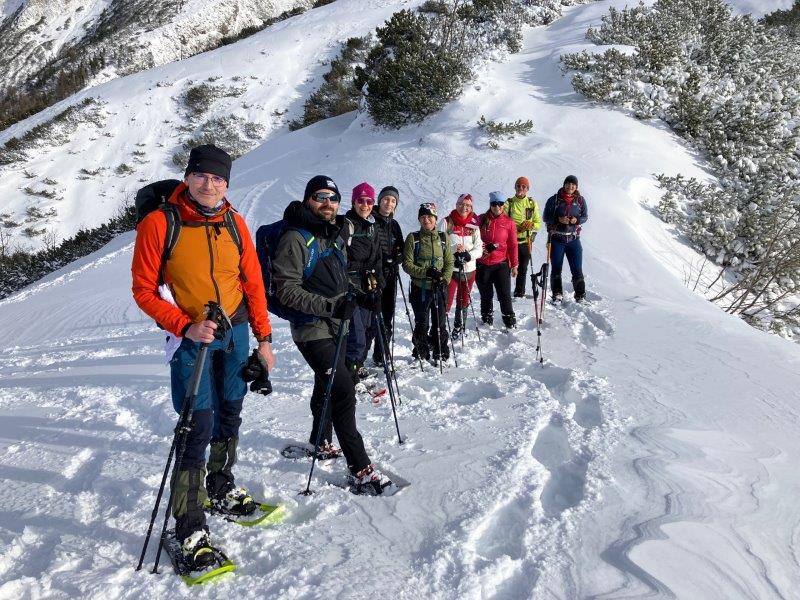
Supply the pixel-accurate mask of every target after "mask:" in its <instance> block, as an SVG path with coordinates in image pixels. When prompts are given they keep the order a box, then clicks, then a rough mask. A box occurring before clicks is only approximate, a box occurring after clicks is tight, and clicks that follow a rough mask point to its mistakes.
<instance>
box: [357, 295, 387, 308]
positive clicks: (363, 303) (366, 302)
mask: <svg viewBox="0 0 800 600" xmlns="http://www.w3.org/2000/svg"><path fill="white" fill-rule="evenodd" d="M356 303H357V304H358V305H359V306H360V307H362V308H365V309H367V310H371V311H373V312H374V311H376V310H378V309H379V308H380V306H381V293H380V292H379V291H374V292H367V293H366V294H361V295H360V296H358V298H357V299H356Z"/></svg>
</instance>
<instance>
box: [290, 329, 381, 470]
mask: <svg viewBox="0 0 800 600" xmlns="http://www.w3.org/2000/svg"><path fill="white" fill-rule="evenodd" d="M297 348H298V349H299V350H300V354H302V355H303V358H304V359H305V360H306V362H307V363H308V366H309V367H311V369H312V370H313V371H314V392H313V393H312V394H311V414H312V415H313V417H314V421H313V424H312V427H311V435H310V436H309V442H311V443H312V444H313V443H314V442H316V441H317V432H318V431H319V427H320V421H321V420H322V405H323V401H324V399H325V388H326V387H327V385H328V377H329V375H328V374H327V373H328V372H329V371H330V368H331V366H332V365H333V356H334V354H335V353H336V341H335V340H334V339H331V338H328V339H324V340H314V341H312V342H298V343H297ZM344 355H345V353H344V352H341V353H340V354H339V364H338V365H337V366H336V373H335V375H334V378H333V388H332V390H331V407H330V419H329V420H328V422H327V424H326V425H325V429H324V431H323V434H322V439H323V440H327V441H331V438H332V437H333V431H335V432H336V438H337V439H338V440H339V445H340V446H341V447H342V453H343V454H344V457H345V459H346V460H347V466H348V467H349V468H350V471H351V472H352V473H357V472H358V471H360V470H361V469H363V468H365V467H367V466H369V464H370V461H369V457H368V456H367V451H366V450H365V449H364V440H363V439H362V438H361V434H360V433H359V432H358V429H357V428H356V392H355V387H354V383H353V378H352V377H351V376H350V374H349V373H348V372H347V367H346V366H345V356H344ZM332 430H333V431H332Z"/></svg>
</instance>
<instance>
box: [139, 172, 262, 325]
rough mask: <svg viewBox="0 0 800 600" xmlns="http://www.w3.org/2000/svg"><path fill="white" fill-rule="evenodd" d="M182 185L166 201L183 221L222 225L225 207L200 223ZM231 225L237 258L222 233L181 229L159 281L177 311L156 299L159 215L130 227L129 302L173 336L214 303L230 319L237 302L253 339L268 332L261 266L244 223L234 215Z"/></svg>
mask: <svg viewBox="0 0 800 600" xmlns="http://www.w3.org/2000/svg"><path fill="white" fill-rule="evenodd" d="M186 189H187V188H186V185H184V184H180V185H179V186H178V187H177V188H175V192H174V193H173V194H172V196H171V197H170V199H169V200H168V202H171V203H173V204H176V205H177V206H178V208H179V210H180V214H181V220H183V221H184V222H198V223H200V222H208V223H211V224H212V225H213V224H214V223H219V222H222V220H223V216H222V215H223V213H224V211H227V210H231V206H230V204H228V203H227V201H226V203H225V206H224V208H223V209H222V211H220V213H219V214H218V215H215V216H214V217H210V218H209V219H206V218H205V217H204V216H202V215H201V214H200V213H199V212H197V210H195V208H194V207H193V206H192V204H191V203H190V202H189V200H188V199H187V197H186ZM234 219H235V220H236V226H237V229H238V230H239V234H240V236H241V238H242V255H241V256H239V250H238V249H237V247H236V244H235V243H234V241H233V239H232V238H231V237H230V235H229V234H228V232H227V229H225V228H224V227H223V228H215V227H213V226H212V227H191V226H187V225H184V226H183V227H182V228H181V234H180V236H179V237H178V243H177V244H176V245H175V249H174V250H173V252H172V256H171V258H170V259H169V260H168V261H167V264H166V265H164V281H165V283H166V284H167V285H169V287H170V290H171V292H172V295H173V297H174V298H175V302H176V303H177V306H175V305H174V304H171V303H169V302H167V301H166V300H163V299H162V298H161V296H159V294H158V286H159V283H160V282H159V279H160V276H161V257H162V254H163V251H164V240H165V237H166V233H167V218H166V216H165V215H164V211H161V210H154V211H153V212H151V213H150V214H149V215H147V216H146V217H145V218H144V219H143V220H142V222H141V223H139V225H138V226H137V228H136V244H135V246H134V249H133V264H132V265H131V272H132V275H133V297H134V299H135V300H136V304H138V305H139V308H141V309H142V310H143V311H144V312H145V313H147V314H148V315H149V316H150V317H152V318H153V319H154V320H155V321H156V322H157V323H158V324H159V325H161V327H163V328H164V329H165V330H167V331H169V332H170V333H173V334H174V335H176V336H180V335H183V332H184V329H185V328H186V327H187V326H188V325H191V324H192V323H197V322H199V321H202V320H203V319H204V318H205V316H204V307H205V303H206V302H207V301H208V300H216V301H217V302H219V303H220V304H221V305H222V307H223V309H225V311H226V312H227V313H228V315H229V316H232V315H233V313H234V312H235V311H236V309H237V308H239V306H240V305H241V304H242V302H243V301H245V302H246V304H247V309H248V313H249V319H250V327H251V329H252V330H253V334H254V335H255V336H256V338H258V339H262V338H264V337H266V336H267V335H269V334H270V333H271V331H272V328H271V326H270V322H269V316H268V314H267V298H266V294H265V293H264V281H263V279H262V278H261V266H260V264H259V262H258V257H257V256H256V251H255V247H254V246H253V241H252V238H251V237H250V233H249V231H248V230H247V224H246V223H245V221H244V219H243V218H242V217H241V216H240V215H239V214H238V213H237V214H234Z"/></svg>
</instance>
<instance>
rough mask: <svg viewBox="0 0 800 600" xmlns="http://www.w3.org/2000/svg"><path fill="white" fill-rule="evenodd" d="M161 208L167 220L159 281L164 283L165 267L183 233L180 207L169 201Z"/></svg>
mask: <svg viewBox="0 0 800 600" xmlns="http://www.w3.org/2000/svg"><path fill="white" fill-rule="evenodd" d="M161 210H162V212H163V213H164V217H165V218H166V220H167V234H166V235H165V236H164V251H163V252H162V253H161V268H160V269H159V275H158V279H159V283H162V284H163V283H164V267H165V265H166V264H167V261H168V260H169V257H170V256H172V251H173V250H174V249H175V245H176V244H177V243H178V238H179V237H180V235H181V215H180V212H179V211H178V207H177V206H175V205H174V204H170V203H169V202H165V203H164V204H162V205H161Z"/></svg>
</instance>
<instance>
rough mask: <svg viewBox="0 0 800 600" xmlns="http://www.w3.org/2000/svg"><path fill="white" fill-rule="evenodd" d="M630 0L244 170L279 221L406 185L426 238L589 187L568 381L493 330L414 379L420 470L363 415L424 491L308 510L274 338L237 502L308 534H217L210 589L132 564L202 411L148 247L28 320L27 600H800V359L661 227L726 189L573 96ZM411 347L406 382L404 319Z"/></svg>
mask: <svg viewBox="0 0 800 600" xmlns="http://www.w3.org/2000/svg"><path fill="white" fill-rule="evenodd" d="M340 1H344V0H340ZM611 5H614V6H617V7H621V6H622V5H623V2H619V1H605V2H600V3H597V4H591V5H586V6H582V7H577V8H574V9H570V10H568V11H567V12H566V16H565V17H564V18H562V19H561V20H559V21H557V22H556V23H554V24H552V25H551V26H549V27H547V28H541V29H536V30H532V31H529V32H527V33H526V35H525V40H524V48H523V51H522V52H521V53H520V54H518V55H515V56H514V57H512V58H511V59H510V60H509V61H508V62H507V63H505V64H501V65H496V64H493V65H488V66H487V68H486V69H485V70H484V72H483V73H481V74H480V76H479V78H478V81H477V82H476V83H475V84H474V85H473V86H470V88H469V89H468V90H467V91H466V93H465V94H464V95H463V96H462V98H460V99H459V100H458V101H457V102H455V103H453V104H452V105H451V106H449V107H448V108H447V109H446V110H445V111H444V112H442V113H441V114H439V115H437V116H435V117H433V118H431V119H429V120H428V121H426V122H425V124H424V125H423V126H420V127H416V128H407V129H404V130H402V131H399V132H389V133H387V132H382V131H376V130H374V129H373V128H372V126H371V125H370V124H369V122H368V121H367V120H366V119H365V118H364V117H363V116H359V115H354V114H349V115H343V116H341V117H338V118H336V119H331V120H328V121H325V122H321V123H318V124H317V125H314V126H312V127H309V128H306V129H303V130H300V131H297V132H294V133H291V134H283V135H281V134H277V135H275V136H273V138H272V139H271V140H270V142H269V143H268V144H265V145H263V146H261V147H260V148H259V149H258V150H256V151H254V152H252V153H250V154H248V155H246V156H244V157H242V158H241V159H240V160H238V161H237V162H236V163H235V166H234V177H233V190H232V194H231V198H232V201H233V202H234V204H235V205H236V206H237V207H238V208H239V209H240V210H241V212H242V214H243V215H244V216H245V217H246V218H247V221H248V223H249V224H250V225H251V227H255V226H257V225H259V224H262V223H267V222H271V221H272V220H274V219H276V218H277V217H278V216H279V215H280V213H281V212H282V209H283V207H284V206H285V204H286V202H287V201H289V200H291V199H293V198H296V197H298V195H299V194H301V192H302V190H303V187H304V184H305V181H306V180H307V179H308V178H309V176H311V175H313V174H317V173H319V172H323V173H325V174H329V175H331V176H333V177H334V179H335V180H336V181H337V183H338V184H339V186H340V187H341V188H342V189H343V190H346V189H348V188H350V187H352V186H354V185H355V184H357V183H358V182H360V181H362V180H365V179H366V180H367V181H369V182H371V183H372V184H373V185H376V186H383V185H386V184H396V185H397V186H398V187H399V189H400V193H401V202H400V206H399V219H400V221H401V223H402V225H403V226H404V230H405V231H409V230H410V227H411V226H412V225H413V224H414V223H415V222H416V210H417V204H418V203H419V202H421V201H427V200H434V201H436V202H437V203H440V205H442V206H443V207H446V209H449V207H451V206H452V205H454V204H455V199H456V198H457V197H458V195H459V193H462V192H465V191H469V192H471V193H472V194H473V196H474V197H476V198H477V199H478V200H477V202H476V207H477V208H479V209H480V210H485V208H486V204H487V201H486V198H487V196H488V192H489V191H492V190H494V189H503V190H509V191H510V190H511V187H512V183H513V181H514V179H515V178H516V176H518V175H520V174H526V175H528V176H529V177H530V178H531V182H532V186H533V190H532V192H533V194H534V195H535V196H536V197H537V198H538V199H539V200H540V202H543V201H544V200H545V199H546V197H547V196H548V195H549V194H551V193H553V192H554V191H555V190H556V189H557V188H558V186H559V185H560V184H561V182H562V180H563V178H564V176H565V175H567V174H570V173H574V174H575V175H577V177H578V178H579V180H580V182H581V189H582V191H583V193H584V194H585V196H586V197H587V200H588V203H589V209H590V220H589V222H588V223H587V225H586V226H585V228H584V235H583V237H582V239H583V242H584V248H585V265H584V270H585V272H586V275H587V281H588V286H589V291H590V292H589V298H590V300H591V303H590V304H589V305H576V304H574V303H572V302H566V303H565V304H564V305H563V306H561V307H557V308H553V307H548V308H547V313H546V315H545V320H546V322H545V325H544V329H543V336H542V340H543V346H544V350H545V356H546V361H545V366H544V368H542V367H540V366H538V365H537V364H535V362H534V359H533V354H534V347H535V345H536V330H535V324H534V322H533V317H532V316H531V312H532V306H531V300H529V299H526V300H518V301H516V304H515V308H516V310H517V315H518V318H519V328H518V329H517V330H516V331H514V332H512V333H506V332H504V331H501V330H499V329H487V328H486V327H482V328H481V341H480V342H478V340H477V339H476V336H475V334H474V332H473V333H471V334H470V335H469V337H468V344H467V347H466V348H463V349H462V348H461V346H460V345H459V346H457V347H456V350H457V351H458V364H459V367H457V368H456V367H454V366H451V367H450V368H448V369H447V370H446V371H445V374H444V376H443V377H439V376H438V374H436V373H435V372H434V371H433V369H431V368H427V369H426V372H425V373H424V374H421V373H419V372H418V371H417V370H416V369H415V368H414V365H413V364H411V365H408V366H405V367H404V368H402V370H401V371H400V373H399V380H400V385H401V392H402V399H403V403H402V405H401V406H400V407H399V418H400V427H401V431H402V433H403V436H404V438H405V440H406V443H405V444H403V445H402V446H401V445H398V443H397V439H396V434H395V432H394V422H393V420H392V417H391V412H390V410H389V408H388V407H387V406H385V405H382V406H378V407H374V406H372V405H371V404H369V403H363V404H360V405H359V407H358V420H359V426H360V429H361V431H362V434H363V435H364V438H365V441H366V443H367V446H368V451H369V453H370V456H371V457H372V458H373V459H374V460H376V461H377V462H379V463H380V464H382V465H386V466H387V467H390V468H391V470H393V471H396V472H398V473H399V474H401V475H402V476H404V477H405V478H407V479H409V480H410V481H411V482H412V485H411V487H410V488H408V489H407V490H405V491H403V492H402V493H401V494H399V495H397V496H394V497H391V498H363V497H355V496H352V495H351V494H349V493H348V492H346V491H344V490H342V489H340V488H339V487H336V486H333V485H329V484H328V482H333V481H340V480H341V479H342V477H343V475H344V471H345V467H344V465H342V464H325V465H320V466H319V467H318V471H317V472H316V475H315V477H314V482H313V488H314V489H315V490H316V492H317V493H316V494H314V495H313V496H311V497H303V496H298V495H297V492H299V491H300V490H302V489H303V487H304V485H305V479H306V476H307V473H308V471H307V469H308V467H309V464H308V463H305V462H291V461H287V460H285V459H283V458H282V457H281V456H280V455H279V450H280V448H281V447H282V446H283V445H284V444H285V443H286V442H287V441H292V440H303V439H304V438H305V437H306V435H307V433H308V428H309V427H310V416H309V414H308V413H309V411H308V402H307V398H308V396H309V394H310V390H311V387H312V381H311V376H310V371H309V369H308V368H307V367H306V366H305V364H304V363H303V361H302V359H301V357H300V356H299V354H298V353H297V351H296V350H295V348H294V346H293V344H292V342H291V339H290V336H289V332H288V328H287V327H286V325H285V323H283V322H276V323H275V324H274V325H275V349H276V355H277V357H278V366H277V367H276V369H275V371H274V373H273V374H272V375H273V382H274V384H275V389H276V391H275V393H274V394H273V395H272V396H270V397H268V398H262V397H261V396H253V395H250V396H248V398H247V399H246V402H245V409H244V413H243V419H244V422H243V425H242V430H241V443H240V447H241V450H242V452H241V461H240V463H239V465H238V466H237V477H238V479H237V480H238V481H239V482H240V483H242V484H244V485H247V486H248V487H249V488H250V489H251V490H252V491H253V492H254V493H255V494H257V495H259V496H262V497H263V498H265V499H266V500H271V501H280V502H282V503H284V504H285V505H286V506H287V508H288V510H289V517H288V519H287V521H286V522H285V523H283V524H281V525H277V526H274V527H270V528H264V529H243V528H238V527H237V526H234V525H229V524H224V523H222V522H220V521H216V520H212V521H211V528H212V534H213V536H214V539H215V540H216V541H217V542H218V543H220V544H221V545H222V546H223V547H224V548H225V550H226V551H227V552H228V553H229V554H230V555H231V556H232V557H234V558H235V559H236V561H237V563H238V564H239V570H238V572H237V574H236V575H235V576H232V577H228V578H225V579H224V580H221V581H219V583H217V584H215V585H209V586H206V587H203V588H201V589H199V590H189V589H187V588H185V587H184V586H183V584H182V583H180V582H179V581H178V580H176V578H174V577H173V576H172V575H171V574H169V570H168V569H167V568H164V569H162V574H161V575H158V576H154V575H151V574H149V573H148V572H144V571H143V572H139V573H136V572H134V570H133V568H134V566H135V564H136V561H137V559H138V555H139V551H140V549H141V543H142V539H143V536H144V532H145V527H146V524H147V521H148V519H149V515H150V511H151V509H152V504H153V502H154V498H155V494H156V490H157V486H158V483H159V479H160V474H161V471H162V469H163V466H164V461H165V458H166V453H167V450H168V448H169V444H170V441H171V430H172V427H173V425H174V420H175V415H174V413H173V412H172V409H171V405H170V401H169V392H168V371H167V369H166V367H165V366H164V364H163V356H162V354H161V348H162V345H163V336H162V334H161V333H160V332H159V331H158V330H157V329H156V328H155V327H154V325H153V324H152V322H151V321H150V319H149V318H147V317H146V316H145V315H143V314H142V313H141V312H140V311H139V310H138V308H137V307H136V306H135V304H134V303H133V302H132V300H131V298H130V292H129V287H130V276H129V267H130V259H131V249H132V245H133V234H125V235H122V236H120V237H118V238H117V239H115V240H114V241H113V242H111V243H110V244H109V245H108V246H106V247H105V248H104V249H102V250H100V251H98V252H96V253H95V254H93V255H91V256H89V257H86V258H84V259H82V260H80V261H77V262H76V263H74V264H73V265H70V266H69V267H67V268H65V269H62V270H61V271H59V272H57V273H54V274H52V275H51V276H49V277H47V278H45V279H44V280H42V281H41V282H39V283H37V284H35V285H33V286H31V287H29V288H27V289H26V290H23V291H22V292H20V293H18V294H16V295H15V296H13V297H10V298H7V299H6V300H4V301H2V302H0V330H2V331H3V346H2V350H0V414H2V415H3V417H2V419H1V420H0V478H2V479H3V485H2V486H0V548H2V549H3V550H0V598H39V597H48V598H51V597H52V598H73V597H82V598H137V599H138V598H163V597H168V596H171V595H174V596H178V597H197V598H220V597H241V598H273V597H274V598H374V597H375V596H376V595H377V594H381V595H386V596H387V597H398V598H413V599H416V598H443V599H444V598H446V599H450V598H458V599H462V598H498V599H499V598H507V599H521V598H570V599H571V598H622V597H643V596H648V597H663V598H673V597H678V598H693V599H694V598H703V599H712V598H720V599H731V598H758V599H764V598H793V597H797V594H796V590H797V589H798V584H799V583H800V581H799V579H800V578H799V577H798V573H799V572H800V570H798V567H799V566H800V565H798V555H797V545H798V540H799V539H800V525H799V524H800V509H798V504H797V501H796V499H797V498H798V497H800V489H799V488H800V486H798V481H797V476H796V463H795V462H794V461H795V460H797V457H798V450H800V442H798V437H797V428H798V416H799V415H798V397H797V387H798V384H799V383H800V377H799V376H798V374H799V373H800V350H799V349H798V347H797V345H795V344H791V343H789V342H787V341H785V340H782V339H780V338H777V337H774V336H769V335H766V334H764V333H761V332H758V331H756V330H754V329H752V328H750V327H748V326H747V325H746V324H745V323H743V322H742V321H741V320H739V319H737V318H735V317H732V316H729V315H726V314H724V313H722V312H721V311H719V310H718V309H717V308H715V307H714V306H713V305H711V304H709V303H708V302H706V301H704V300H703V299H701V298H699V297H697V296H695V295H694V294H692V293H691V292H690V291H689V290H688V289H687V288H686V286H685V285H684V277H683V276H682V271H683V270H685V269H686V268H687V267H686V265H687V264H689V260H690V259H691V258H692V257H693V256H694V257H695V258H696V255H694V254H693V253H692V252H691V251H690V250H688V249H686V248H685V247H684V246H680V245H679V244H678V243H677V242H675V241H674V239H673V237H672V236H671V234H670V233H669V232H667V231H665V229H664V227H663V224H662V223H661V222H660V221H659V220H658V219H657V218H656V217H655V216H654V215H653V213H652V211H651V210H650V206H651V205H652V201H653V199H654V198H655V195H656V189H655V183H654V180H653V177H652V174H653V173H659V172H666V173H669V174H673V173H677V172H680V173H683V174H684V175H688V176H691V175H695V176H703V177H708V174H707V173H705V172H704V171H703V164H702V161H701V160H700V159H699V157H698V156H697V155H696V154H695V153H693V152H692V151H691V150H690V149H688V148H687V147H685V146H684V144H683V143H682V142H681V141H680V140H679V139H677V138H676V137H675V136H673V135H672V134H671V133H669V131H667V130H666V129H665V128H664V127H661V126H659V125H657V124H656V125H654V124H652V123H645V122H640V121H637V120H635V119H633V118H631V117H629V116H628V115H626V114H625V113H624V112H622V111H616V110H609V109H607V108H605V107H602V106H596V105H592V104H589V103H587V102H586V101H585V100H584V99H583V98H582V97H580V96H579V95H577V94H576V93H574V92H573V91H572V89H571V87H570V85H569V81H568V79H567V78H564V77H563V76H562V74H561V72H560V68H559V63H558V57H559V55H560V54H561V53H563V52H568V51H573V50H575V49H577V48H580V47H583V46H584V45H585V40H584V33H585V31H586V28H587V27H588V26H589V25H592V24H596V23H597V22H598V20H599V18H600V16H601V15H602V14H604V12H605V11H606V10H607V9H608V7H609V6H611ZM306 34H307V35H308V37H314V36H313V32H308V31H307V32H306ZM320 51H321V50H320ZM309 52H310V51H309ZM175 68H179V67H178V66H176V67H175ZM480 115H486V117H487V118H493V119H500V120H516V119H527V118H532V119H533V120H534V123H535V131H534V133H533V134H532V135H530V136H528V137H526V138H523V139H517V140H513V141H506V142H502V143H501V149H500V150H496V151H492V150H489V149H487V148H485V147H484V144H483V139H482V137H481V135H480V133H479V131H478V129H477V127H476V122H477V120H478V119H479V117H480ZM345 205H347V203H345ZM343 208H345V207H343ZM542 260H543V248H542V243H541V240H540V241H538V242H537V243H536V245H535V248H534V261H533V262H534V264H535V265H538V264H540V263H541V262H542ZM565 280H567V283H566V287H567V288H568V289H569V283H568V277H565ZM474 297H475V298H477V293H476V294H474ZM470 324H471V320H470ZM397 328H398V336H397V347H396V352H397V354H398V356H399V357H400V359H399V362H400V363H403V364H405V363H406V362H409V361H408V359H409V356H410V345H409V331H408V325H407V323H406V322H405V316H404V313H403V311H402V305H401V306H400V309H399V310H398V315H397ZM149 559H150V560H152V554H150V555H149Z"/></svg>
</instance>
